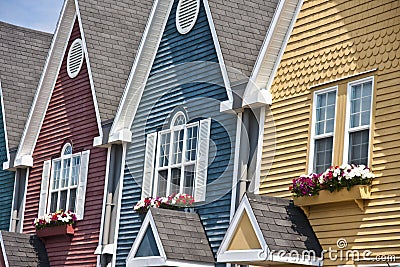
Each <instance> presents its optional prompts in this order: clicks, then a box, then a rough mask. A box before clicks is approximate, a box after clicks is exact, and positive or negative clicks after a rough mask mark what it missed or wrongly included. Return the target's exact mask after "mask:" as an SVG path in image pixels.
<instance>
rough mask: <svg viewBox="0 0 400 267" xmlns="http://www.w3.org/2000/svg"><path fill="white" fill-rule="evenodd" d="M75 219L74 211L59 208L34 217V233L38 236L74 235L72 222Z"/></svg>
mask: <svg viewBox="0 0 400 267" xmlns="http://www.w3.org/2000/svg"><path fill="white" fill-rule="evenodd" d="M76 220H77V218H76V214H75V213H73V212H71V211H66V212H64V211H63V210H59V211H56V212H53V213H49V214H45V215H44V216H41V217H39V218H36V219H35V220H34V222H33V226H35V228H36V235H37V236H38V237H40V238H46V237H52V236H67V235H74V232H75V230H74V228H73V224H74V223H75V221H76Z"/></svg>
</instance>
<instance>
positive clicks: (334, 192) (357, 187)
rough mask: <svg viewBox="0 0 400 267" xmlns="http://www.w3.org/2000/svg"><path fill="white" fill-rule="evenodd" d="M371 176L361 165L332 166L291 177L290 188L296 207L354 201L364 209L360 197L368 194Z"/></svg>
mask: <svg viewBox="0 0 400 267" xmlns="http://www.w3.org/2000/svg"><path fill="white" fill-rule="evenodd" d="M373 178H374V174H373V173H372V172H371V171H370V169H369V168H368V167H366V166H364V165H354V164H351V165H343V166H340V167H339V166H332V167H330V168H329V169H327V170H326V171H325V172H323V173H321V174H315V173H313V174H310V175H307V176H306V175H303V176H300V177H299V178H296V179H293V184H292V186H291V187H290V190H291V191H292V193H293V195H294V203H295V204H296V205H297V206H300V207H308V206H313V205H319V204H327V203H336V202H346V201H355V203H356V204H357V205H358V206H359V208H360V209H361V210H364V201H363V200H364V199H369V198H370V195H371V190H370V185H371V182H372V179H373ZM303 210H304V209H303Z"/></svg>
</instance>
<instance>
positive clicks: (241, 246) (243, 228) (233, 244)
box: [228, 212, 261, 251]
mask: <svg viewBox="0 0 400 267" xmlns="http://www.w3.org/2000/svg"><path fill="white" fill-rule="evenodd" d="M248 249H261V244H260V242H259V241H258V238H257V234H256V232H255V231H254V228H253V226H252V225H251V221H250V218H249V215H248V214H247V212H244V213H243V214H242V218H240V221H239V223H238V226H237V228H236V230H235V233H234V234H233V236H232V239H231V241H230V243H229V246H228V251H229V250H248Z"/></svg>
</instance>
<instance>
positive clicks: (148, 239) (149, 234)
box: [135, 224, 160, 258]
mask: <svg viewBox="0 0 400 267" xmlns="http://www.w3.org/2000/svg"><path fill="white" fill-rule="evenodd" d="M151 256H160V251H159V250H158V247H157V243H156V239H155V238H154V234H153V231H152V230H151V226H150V224H149V225H148V226H147V230H146V233H145V234H144V235H143V238H142V241H141V242H140V245H139V248H138V250H137V251H136V254H135V258H139V257H151Z"/></svg>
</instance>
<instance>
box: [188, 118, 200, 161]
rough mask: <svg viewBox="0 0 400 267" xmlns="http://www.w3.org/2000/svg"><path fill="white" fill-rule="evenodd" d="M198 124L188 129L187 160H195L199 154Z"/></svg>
mask: <svg viewBox="0 0 400 267" xmlns="http://www.w3.org/2000/svg"><path fill="white" fill-rule="evenodd" d="M197 131H198V127H197V125H196V126H194V127H190V128H188V129H187V140H186V161H195V160H196V154H197V134H198V133H197Z"/></svg>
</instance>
